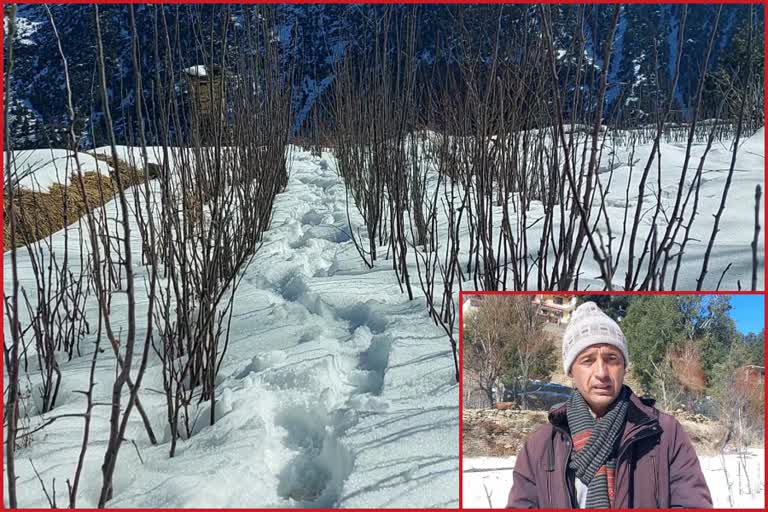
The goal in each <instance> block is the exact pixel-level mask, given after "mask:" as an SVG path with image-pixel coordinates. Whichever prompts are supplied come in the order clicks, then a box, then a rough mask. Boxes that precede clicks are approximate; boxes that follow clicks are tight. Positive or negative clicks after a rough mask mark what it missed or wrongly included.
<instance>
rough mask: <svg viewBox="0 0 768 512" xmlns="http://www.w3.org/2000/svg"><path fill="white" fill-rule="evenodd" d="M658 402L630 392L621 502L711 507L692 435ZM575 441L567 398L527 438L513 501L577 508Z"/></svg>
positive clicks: (514, 504) (513, 504)
mask: <svg viewBox="0 0 768 512" xmlns="http://www.w3.org/2000/svg"><path fill="white" fill-rule="evenodd" d="M630 391H631V390H630ZM653 404H654V400H650V399H645V398H640V397H638V396H637V395H635V394H634V393H630V406H629V410H628V411H627V421H626V425H625V427H624V434H623V435H622V438H621V443H620V445H619V452H618V460H617V467H616V483H615V485H616V501H615V507H616V508H671V507H685V508H711V507H712V497H711V496H710V494H709V488H708V487H707V482H706V481H705V480H704V475H703V474H702V472H701V467H700V466H699V459H698V457H697V456H696V452H695V451H694V449H693V445H692V444H691V441H690V439H689V438H688V435H687V434H686V433H685V431H684V430H683V427H682V426H681V425H680V423H678V421H677V420H676V419H675V418H673V417H672V416H669V415H668V414H664V413H660V412H659V411H658V410H657V409H656V408H655V407H653ZM572 446H573V445H572V443H571V436H570V433H569V431H568V420H567V418H566V413H565V404H564V405H562V406H560V407H558V408H556V409H554V410H552V411H551V412H550V413H549V423H547V424H546V425H544V426H542V427H541V428H539V429H538V430H536V431H535V432H533V433H532V434H531V435H530V436H529V437H528V439H527V440H526V442H525V445H524V446H523V449H522V450H521V451H520V454H519V455H518V457H517V461H516V463H515V471H514V476H513V478H514V480H513V482H512V490H511V491H510V493H509V500H508V502H507V507H508V508H576V507H577V505H576V495H575V491H574V485H573V482H572V481H570V480H571V479H569V478H568V477H567V476H566V474H567V473H566V470H567V467H568V459H569V457H570V452H571V449H572Z"/></svg>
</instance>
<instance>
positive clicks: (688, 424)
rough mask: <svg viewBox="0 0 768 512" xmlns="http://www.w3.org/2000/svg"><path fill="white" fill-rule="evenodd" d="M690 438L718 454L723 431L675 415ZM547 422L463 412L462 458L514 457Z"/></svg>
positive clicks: (539, 416) (697, 418)
mask: <svg viewBox="0 0 768 512" xmlns="http://www.w3.org/2000/svg"><path fill="white" fill-rule="evenodd" d="M674 416H675V418H677V420H678V421H679V422H680V423H681V424H682V425H683V428H684V429H685V431H686V432H687V433H688V436H689V437H690V438H691V442H692V443H693V446H694V448H695V449H696V453H697V454H698V455H699V456H701V455H715V454H717V453H718V452H719V449H720V445H721V443H722V441H723V436H724V433H725V429H724V428H723V426H722V425H721V424H720V423H719V422H716V421H713V420H711V419H709V418H707V417H705V416H702V415H701V414H691V413H688V412H683V413H679V414H675V415H674ZM546 421H547V413H546V412H545V411H520V410H505V411H499V410H496V409H465V410H464V418H463V422H464V423H463V441H462V453H463V455H464V456H465V457H508V456H514V455H517V454H518V452H519V451H520V448H521V447H522V446H523V443H524V442H525V439H526V438H527V437H528V434H530V433H531V432H533V431H534V430H536V428H538V427H539V426H540V425H543V424H544V423H546Z"/></svg>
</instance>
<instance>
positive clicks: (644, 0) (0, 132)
mask: <svg viewBox="0 0 768 512" xmlns="http://www.w3.org/2000/svg"><path fill="white" fill-rule="evenodd" d="M22 3H29V4H45V3H54V2H45V1H40V0H29V1H27V2H19V1H4V0H3V1H0V4H2V6H3V7H4V6H5V5H6V4H22ZM57 3H62V4H70V3H71V4H91V3H98V4H129V3H130V4H186V3H201V4H221V3H238V2H228V1H226V0H197V1H195V2H184V1H181V0H167V1H166V0H146V1H141V0H123V1H120V0H97V1H95V2H93V1H90V2H89V1H87V0H62V1H60V2H57ZM241 3H254V4H259V3H265V4H269V3H296V4H365V3H369V4H388V3H401V4H430V3H435V4H440V3H442V4H496V3H505V2H500V1H498V0H475V1H466V0H444V1H440V2H425V1H421V0H402V1H400V2H391V1H387V0H370V1H368V2H359V1H356V0H315V1H312V0H295V1H292V2H270V1H264V0H256V1H253V0H250V1H248V0H246V1H243V2H241ZM509 3H521V4H526V3H529V4H538V3H546V4H579V3H590V4H614V3H618V2H616V1H614V0H588V1H578V0H561V1H552V0H543V1H539V2H537V1H535V0H522V1H518V2H509ZM622 3H626V4H711V3H714V2H712V1H711V0H682V1H675V2H654V1H649V0H628V1H625V2H622ZM718 3H723V4H737V5H739V4H742V5H744V4H755V5H763V6H764V7H765V5H766V3H765V0H742V1H739V0H721V1H720V2H718ZM765 22H766V16H765V10H764V11H763V30H764V55H765V54H768V37H766V36H768V26H766V23H765ZM0 35H2V38H3V40H5V24H3V25H2V26H0ZM4 61H5V59H0V104H4V101H5V94H4V90H5V87H4V82H3V80H4V77H5V73H4V67H5V62H4ZM763 73H764V76H763V80H764V83H768V68H766V67H765V66H764V69H763ZM763 103H764V106H765V105H766V103H768V91H764V102H763ZM766 113H768V108H766ZM4 128H5V127H4V125H3V124H2V123H0V146H2V147H3V148H5V145H4V135H5V134H4ZM764 137H765V144H766V145H767V146H768V133H765V135H764ZM764 171H766V170H765V167H764ZM764 176H768V171H766V172H765V175H764ZM4 181H5V180H2V181H0V189H2V188H3V185H4ZM766 181H768V180H765V179H764V180H763V198H764V200H763V206H764V207H763V226H762V232H763V251H764V253H763V261H764V264H765V247H766V243H768V207H766V201H765V198H766V197H767V196H768V190H766V188H765V187H766ZM3 197H4V195H3V196H0V204H2V201H3ZM3 216H4V212H3V210H2V209H0V221H3ZM2 249H3V241H2V240H0V252H3V251H2ZM4 267H5V265H3V266H1V267H0V280H3V279H4V272H5V268H4ZM3 282H4V281H3ZM767 284H768V278H767V277H766V276H765V272H763V291H762V292H746V291H741V292H724V291H713V292H693V291H689V292H686V291H674V292H673V291H660V292H639V291H629V292H608V291H573V292H559V293H568V294H573V295H608V294H622V295H680V294H701V295H718V294H719V295H755V294H762V295H763V296H764V297H765V296H766V295H767V294H768V292H767V291H766V288H768V286H766V285H767ZM465 293H466V294H478V295H483V294H491V293H504V294H510V295H521V294H526V295H527V294H536V293H542V292H541V291H537V292H513V291H509V292H482V291H479V292H470V291H460V292H459V315H458V318H459V339H458V350H459V354H458V356H459V365H460V368H463V350H462V332H463V300H462V299H463V295H464V294H465ZM766 313H767V314H768V304H766ZM0 340H4V332H2V333H0ZM4 365H5V361H4V360H0V369H2V368H4ZM764 384H765V383H764ZM0 387H2V385H1V384H0ZM766 389H768V387H767V388H766ZM462 398H463V371H461V370H460V379H459V489H458V490H459V509H460V510H486V509H464V507H463V488H462V487H463V477H462V475H463V454H462V439H463V403H462V402H463V400H462ZM4 405H5V403H4V400H0V416H2V415H3V408H4ZM765 425H766V427H768V416H766V417H765ZM4 455H5V446H4V445H2V446H0V456H1V457H2V458H3V467H4V462H5V456H4ZM765 460H766V462H768V453H766V459H765ZM767 465H768V464H767ZM0 474H2V476H3V477H4V471H0ZM764 479H765V475H764ZM763 483H764V484H765V482H763ZM4 494H5V486H4V485H2V486H0V503H1V504H2V505H0V506H1V507H2V510H5V496H4ZM763 509H765V502H764V503H763ZM24 510H49V509H24ZM117 510H133V511H143V510H146V509H117ZM163 510H169V511H171V510H189V509H163ZM196 510H221V509H196ZM232 510H274V509H259V508H243V509H232ZM349 510H370V509H349ZM392 510H398V509H392ZM400 510H418V509H400ZM447 510H456V509H447ZM565 510H568V509H565ZM723 510H736V509H723Z"/></svg>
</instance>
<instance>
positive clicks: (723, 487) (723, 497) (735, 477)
mask: <svg viewBox="0 0 768 512" xmlns="http://www.w3.org/2000/svg"><path fill="white" fill-rule="evenodd" d="M740 459H743V460H744V463H745V464H746V471H745V470H744V469H743V466H742V469H739V466H741V465H742V463H741V462H740ZM515 460H516V457H508V458H500V457H472V458H464V459H463V460H462V464H463V475H462V505H463V506H464V507H465V508H504V507H505V506H506V504H507V498H508V497H509V490H510V489H511V488H512V481H513V468H514V467H515ZM699 464H701V469H702V471H703V472H704V478H705V479H706V480H707V485H708V486H709V491H710V493H711V494H712V500H713V501H714V507H715V508H732V507H736V508H764V504H765V450H764V449H763V448H751V449H749V450H747V452H746V453H745V454H744V456H743V457H739V455H737V454H735V453H729V454H726V456H725V467H726V469H727V472H728V480H729V481H730V482H731V493H730V494H731V495H732V497H733V505H731V502H730V500H729V498H728V495H729V492H728V485H727V484H726V479H725V473H724V472H723V462H722V459H721V458H720V457H719V456H718V457H715V456H711V457H709V456H708V457H699ZM747 476H748V478H749V486H748V484H747Z"/></svg>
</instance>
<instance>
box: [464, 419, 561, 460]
mask: <svg viewBox="0 0 768 512" xmlns="http://www.w3.org/2000/svg"><path fill="white" fill-rule="evenodd" d="M546 421H547V413H546V412H545V411H520V410H513V409H510V410H506V411H499V410H496V409H465V410H464V418H463V443H462V453H463V455H464V456H465V457H507V456H513V455H517V453H518V452H519V451H520V448H521V447H522V446H523V443H524V442H525V439H526V438H527V437H528V434H530V433H531V432H533V431H534V430H536V428H537V427H538V426H539V425H543V424H544V423H546Z"/></svg>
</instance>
